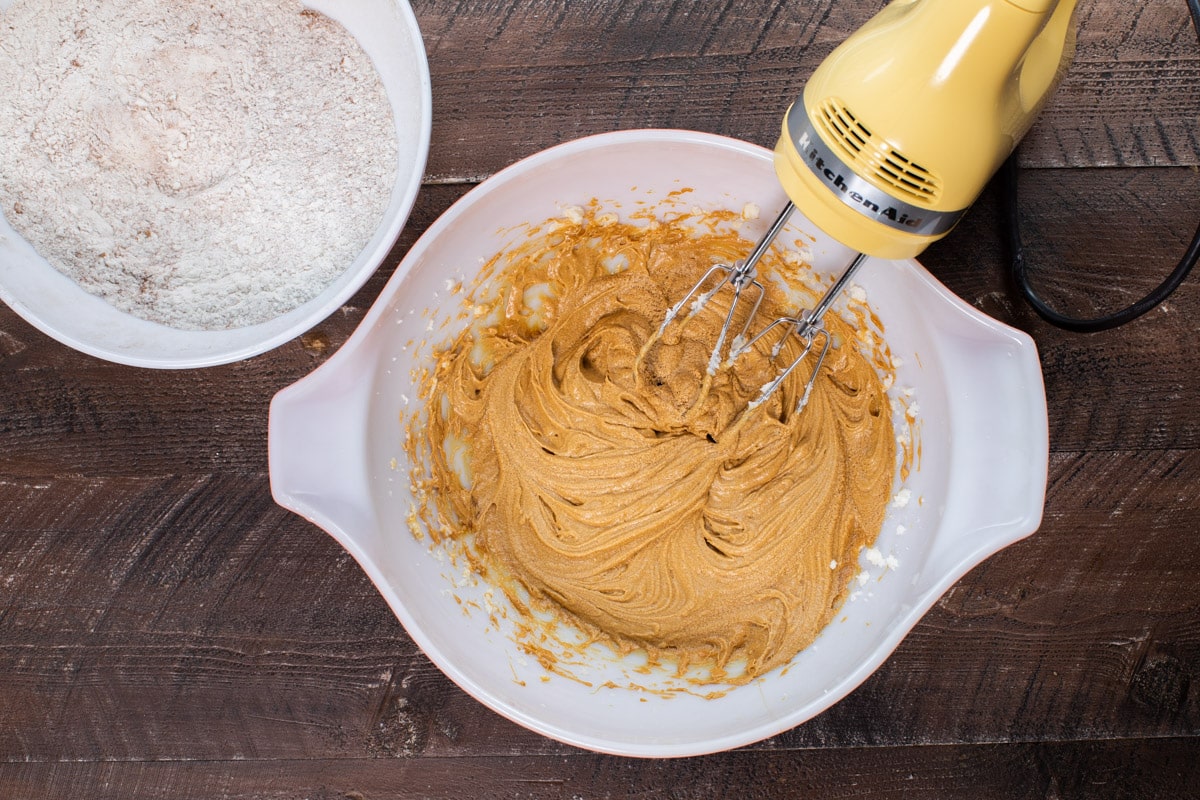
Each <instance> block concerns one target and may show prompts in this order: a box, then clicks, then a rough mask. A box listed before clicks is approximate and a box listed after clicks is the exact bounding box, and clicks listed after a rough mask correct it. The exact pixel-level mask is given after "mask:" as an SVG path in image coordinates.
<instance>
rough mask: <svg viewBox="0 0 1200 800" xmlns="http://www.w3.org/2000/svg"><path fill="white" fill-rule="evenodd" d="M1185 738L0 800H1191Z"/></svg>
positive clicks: (91, 767)
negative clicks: (607, 799) (81, 798)
mask: <svg viewBox="0 0 1200 800" xmlns="http://www.w3.org/2000/svg"><path fill="white" fill-rule="evenodd" d="M1196 755H1197V746H1196V743H1195V742H1194V740H1190V739H1166V740H1156V741H1120V740H1118V741H1095V742H1077V743H1070V744H1050V745H1040V744H1016V745H975V746H971V745H959V746H945V747H904V748H860V749H846V750H810V751H791V752H780V753H766V754H764V753H754V752H749V751H742V752H735V753H729V754H725V755H720V756H714V757H706V758H695V759H679V760H632V759H616V758H609V757H601V756H594V755H589V754H582V753H571V754H564V755H562V756H536V757H526V758H505V757H479V756H476V757H464V758H449V759H404V758H400V759H394V758H373V759H336V760H323V759H305V760H298V761H288V760H281V761H271V760H247V761H217V762H214V761H165V762H128V761H115V762H107V763H95V762H83V763H58V764H45V763H30V764H8V765H0V794H2V795H4V796H5V797H20V798H23V800H42V798H46V800H49V798H59V797H69V796H77V795H76V793H77V792H78V791H79V787H88V796H89V797H90V798H92V799H93V800H108V798H113V800H116V799H117V798H120V800H142V799H143V798H145V799H146V800H150V799H151V798H172V800H214V799H216V798H220V800H238V799H240V798H244V799H245V800H250V799H251V798H253V800H272V798H279V800H285V799H286V800H292V799H293V798H297V797H305V798H312V800H366V799H367V798H372V799H373V800H374V799H379V798H394V799H396V800H400V799H402V798H413V799H414V800H415V799H416V798H420V799H421V800H439V799H441V798H445V800H460V799H461V798H467V797H471V798H476V797H478V798H483V797H486V798H495V799H496V800H517V798H521V800H572V799H573V798H591V797H636V798H642V799H643V800H659V799H661V800H666V799H667V798H697V799H699V798H721V800H740V798H764V797H781V798H782V797H794V798H829V799H830V800H837V799H838V798H844V799H848V798H859V797H903V798H905V799H906V800H942V799H943V798H962V797H971V798H977V800H992V798H995V800H1022V799H1023V798H1029V800H1035V798H1045V797H1070V798H1073V799H1077V800H1093V798H1094V799H1095V800H1110V798H1115V797H1119V798H1126V799H1127V800H1158V799H1159V798H1164V797H1177V798H1191V797H1195V796H1196V786H1197V784H1198V783H1200V766H1198V761H1197V759H1196Z"/></svg>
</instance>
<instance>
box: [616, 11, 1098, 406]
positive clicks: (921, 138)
mask: <svg viewBox="0 0 1200 800" xmlns="http://www.w3.org/2000/svg"><path fill="white" fill-rule="evenodd" d="M1076 2H1077V0H893V1H892V2H891V3H889V4H888V5H887V6H885V7H884V8H883V9H882V10H881V11H880V12H879V13H878V14H876V15H875V17H873V18H872V19H871V20H869V21H868V22H867V23H866V24H865V25H863V27H862V28H860V29H859V30H858V31H856V32H855V33H854V34H852V35H851V36H850V37H849V38H848V39H846V40H845V41H844V42H842V44H841V45H839V46H838V47H837V48H836V49H835V50H834V51H833V52H832V53H830V55H829V56H828V57H826V59H825V60H824V61H823V62H822V63H821V65H820V66H819V67H818V68H817V70H816V71H815V72H814V73H813V75H812V77H811V78H810V79H809V81H808V82H807V83H806V85H805V88H804V92H803V94H802V96H801V98H800V100H799V101H797V102H796V103H794V104H793V105H792V106H791V107H790V108H789V109H788V111H787V113H786V114H785V116H784V120H783V132H782V135H781V137H780V139H779V141H778V144H777V145H776V147H775V171H776V175H777V177H778V178H779V181H780V183H781V184H782V186H783V188H784V191H785V192H786V193H787V195H788V197H789V198H790V200H789V202H788V203H787V205H786V206H785V207H784V209H783V211H782V212H781V213H780V214H779V216H778V218H776V220H775V221H774V222H773V223H772V224H771V226H770V228H768V230H767V231H766V233H765V234H764V235H763V237H762V238H761V239H760V240H759V242H758V244H757V245H755V247H754V249H753V250H752V251H751V252H750V254H749V255H748V256H747V257H746V258H745V259H744V260H742V261H739V262H737V263H735V264H733V265H728V264H717V265H715V266H713V267H712V268H711V269H709V270H708V272H707V273H706V274H705V275H704V276H703V277H701V279H700V280H699V281H698V282H697V283H696V284H695V285H694V286H693V287H692V289H691V290H690V291H689V292H688V293H687V295H685V296H684V297H683V298H682V299H681V300H680V301H679V302H678V303H676V304H674V305H673V306H671V308H670V309H668V311H667V313H666V316H665V318H664V320H663V322H662V324H661V325H660V326H659V328H658V329H657V331H656V332H655V333H654V334H653V335H652V336H651V337H650V339H649V340H648V341H647V342H646V344H645V345H644V346H643V348H642V351H641V354H640V355H639V358H638V360H639V362H640V361H641V360H642V358H644V357H645V355H646V353H647V352H648V351H649V350H650V348H651V347H652V346H653V345H654V344H655V343H657V342H658V341H659V340H660V339H662V337H663V334H664V333H665V332H666V331H667V329H668V327H669V326H670V325H671V324H673V323H675V322H676V320H677V319H679V320H680V321H681V322H680V324H682V323H686V321H687V320H688V319H690V318H691V317H693V316H695V315H696V314H697V313H698V312H699V311H700V310H701V309H702V308H703V307H704V306H705V305H706V304H707V303H708V302H709V301H710V300H712V298H713V297H714V296H715V295H716V294H717V293H718V292H720V291H722V290H725V289H726V288H727V287H728V288H730V289H732V291H733V300H732V302H731V304H730V306H729V309H728V311H727V312H726V315H725V320H724V324H723V325H722V326H721V328H720V331H719V332H718V334H717V340H716V344H715V345H714V347H713V350H712V355H711V357H710V359H709V362H708V369H707V371H706V373H705V375H704V378H703V381H702V385H701V388H700V393H699V399H698V400H697V401H696V405H698V404H699V403H700V402H701V401H702V400H703V398H704V397H705V396H706V395H707V393H708V390H709V387H710V386H711V384H712V381H713V378H714V376H715V374H716V373H717V371H718V370H720V369H722V368H728V367H729V366H730V365H732V364H733V362H734V361H735V360H736V359H737V358H738V357H739V356H741V355H742V354H744V353H746V352H747V351H749V350H750V349H751V348H753V347H755V346H756V345H757V344H759V343H760V342H761V343H763V345H764V346H765V345H766V344H767V342H766V341H764V339H765V338H766V337H767V336H768V335H779V332H780V330H782V335H780V338H779V339H778V340H777V341H776V342H775V344H774V346H773V347H772V349H771V351H770V352H771V358H772V360H774V359H775V358H776V357H777V356H778V355H779V353H780V352H781V351H782V349H783V346H784V342H785V341H786V340H787V337H789V336H796V337H798V338H799V340H800V345H801V347H800V351H799V355H798V356H797V357H795V358H793V359H792V360H791V361H790V362H789V363H788V364H787V365H786V366H784V367H783V369H782V370H781V371H780V372H779V373H778V374H777V375H776V377H775V378H774V379H773V380H771V381H769V382H767V383H766V384H764V385H763V386H762V388H761V389H760V390H759V392H758V394H757V396H756V397H755V398H754V399H753V400H751V401H750V403H749V405H748V406H747V411H749V410H752V409H754V408H756V407H757V406H759V405H761V404H762V403H763V401H765V400H766V399H767V398H768V397H769V396H770V395H771V394H772V393H773V392H775V391H776V390H777V389H778V388H779V386H780V385H781V384H782V383H783V382H784V380H785V379H787V377H788V376H789V375H790V374H791V373H792V372H793V371H794V370H795V369H796V368H797V367H798V366H799V365H800V364H801V363H802V362H803V361H805V360H806V359H808V358H809V356H810V355H812V354H813V353H814V352H816V362H815V364H814V366H813V369H812V371H811V373H810V375H809V377H808V378H807V380H806V383H805V386H804V388H803V390H802V391H801V392H799V394H798V398H799V399H798V402H797V406H796V411H797V412H798V411H800V410H801V409H803V408H804V406H805V405H806V404H807V402H808V399H809V396H810V394H811V392H812V389H813V387H814V385H815V382H816V380H817V376H818V372H819V371H820V369H821V365H822V364H823V363H824V360H825V356H826V354H827V352H828V350H829V347H830V344H831V343H830V339H829V334H828V333H827V332H826V331H825V329H824V326H823V324H822V319H823V317H824V315H825V313H826V312H827V311H828V310H829V307H830V306H831V305H832V304H833V303H834V301H835V300H836V299H837V297H838V295H839V294H840V293H841V292H842V290H843V289H844V288H845V287H846V285H847V284H848V283H849V282H850V280H851V278H852V277H853V276H854V274H855V273H856V272H857V270H858V269H859V267H861V265H862V264H863V263H864V261H866V259H867V257H868V256H874V257H878V258H882V259H905V258H912V257H914V256H916V255H917V254H918V253H920V252H921V251H922V250H924V249H925V247H926V246H927V245H929V244H930V243H932V242H934V241H937V240H938V239H940V238H942V237H943V236H945V235H946V234H947V233H949V232H950V230H951V229H953V227H954V226H955V225H956V224H957V222H958V220H959V219H961V218H962V216H963V215H964V214H965V213H966V211H967V209H968V208H969V207H970V205H971V203H973V202H974V200H975V198H976V197H977V196H978V195H979V193H980V192H981V191H982V190H983V187H984V186H985V185H986V183H987V182H988V180H989V179H990V178H991V176H992V175H993V174H994V173H995V172H996V170H997V169H999V167H1000V165H1001V164H1002V163H1003V162H1004V160H1005V159H1006V158H1008V156H1009V155H1010V154H1011V153H1012V151H1013V149H1014V148H1015V147H1016V146H1017V143H1018V142H1019V141H1020V139H1021V137H1022V136H1023V135H1024V134H1025V132H1026V131H1027V130H1028V129H1029V127H1030V126H1031V125H1032V124H1033V120H1034V119H1035V118H1036V116H1037V114H1038V112H1039V111H1040V110H1041V108H1042V106H1043V105H1044V104H1045V101H1046V99H1047V98H1048V97H1049V95H1050V93H1051V91H1052V90H1053V89H1054V87H1055V86H1056V85H1057V83H1058V80H1059V79H1060V78H1061V77H1062V74H1063V73H1064V72H1065V70H1066V67H1067V65H1068V64H1069V63H1070V60H1071V58H1072V56H1073V54H1074V24H1073V21H1074V11H1075V5H1076ZM796 208H799V209H800V210H801V211H802V212H803V213H804V215H805V216H806V217H807V218H808V219H809V220H810V221H811V222H813V223H814V224H815V225H816V226H817V227H819V228H821V229H822V230H823V231H825V233H827V234H829V235H830V236H831V237H833V238H834V239H836V240H837V241H839V242H841V243H842V244H844V245H846V246H848V247H850V248H851V249H852V250H853V251H855V252H857V253H858V255H857V256H856V257H855V258H854V260H853V261H852V262H851V263H850V265H849V266H848V267H847V268H846V269H845V270H844V271H843V273H842V274H841V276H840V277H839V278H838V279H837V280H836V281H835V282H834V283H833V284H832V285H831V286H830V287H829V288H828V289H827V290H826V292H825V293H824V295H823V296H822V297H821V299H820V300H819V301H818V302H817V303H816V305H815V306H814V307H813V308H812V309H809V310H806V311H803V312H801V313H800V314H799V315H797V316H795V317H787V316H785V317H780V318H778V319H775V320H773V321H771V322H770V323H768V324H767V325H766V327H764V328H763V329H762V330H761V331H760V332H759V333H757V334H756V335H754V336H753V337H750V336H749V333H750V329H751V326H752V324H753V322H754V319H755V317H756V316H757V314H758V311H759V309H760V306H761V304H762V300H763V296H764V294H765V289H764V286H763V284H762V282H761V281H760V279H759V278H758V272H757V265H758V262H759V260H760V259H761V258H762V256H763V254H764V253H765V252H766V251H767V249H768V248H769V247H770V246H771V244H772V242H773V241H774V240H775V238H776V236H778V234H779V232H780V231H781V230H782V229H783V227H784V226H785V225H786V223H787V221H788V218H789V217H790V216H791V214H792V212H793V211H794V210H795V209H796ZM714 279H717V281H716V283H715V284H713V283H712V282H713V280H714ZM710 284H711V288H707V289H706V288H705V287H707V286H710ZM749 294H755V295H756V298H755V299H754V301H753V305H752V306H751V308H750V312H749V314H748V315H747V316H746V317H745V322H744V323H743V324H742V325H741V327H740V330H739V332H738V333H737V334H736V335H734V336H733V337H732V339H730V336H729V335H730V333H731V332H732V329H733V328H734V326H735V318H736V317H738V316H739V313H740V311H744V308H743V304H744V303H746V302H749V300H748V299H747V298H748V295H749ZM685 309H686V314H684V311H685ZM681 314H684V315H683V317H682V318H680V315H681ZM726 342H728V348H726ZM693 407H695V405H694V406H693Z"/></svg>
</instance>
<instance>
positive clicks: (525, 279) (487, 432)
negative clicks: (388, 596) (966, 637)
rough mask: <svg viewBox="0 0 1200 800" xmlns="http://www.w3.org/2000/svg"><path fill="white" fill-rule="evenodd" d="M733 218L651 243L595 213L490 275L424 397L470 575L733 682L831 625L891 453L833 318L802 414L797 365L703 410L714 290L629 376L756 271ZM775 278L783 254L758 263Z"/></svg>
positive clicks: (886, 491) (716, 319)
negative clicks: (766, 393) (700, 290)
mask: <svg viewBox="0 0 1200 800" xmlns="http://www.w3.org/2000/svg"><path fill="white" fill-rule="evenodd" d="M731 216H732V215H709V216H707V217H703V218H701V217H697V216H695V215H683V216H681V217H679V218H677V219H675V220H673V221H670V222H665V223H659V224H654V225H651V226H646V225H635V224H629V223H625V222H619V221H616V220H615V218H614V217H613V215H601V216H597V214H596V213H595V212H594V211H593V212H589V213H586V214H584V215H583V217H582V219H578V220H577V221H570V220H564V221H558V222H553V223H547V224H546V225H544V226H542V228H541V229H539V230H538V231H536V232H535V233H534V234H533V235H531V237H530V238H529V240H528V241H527V242H525V243H524V244H523V245H521V246H520V247H518V248H516V249H515V250H513V251H511V252H509V253H506V254H502V255H500V256H497V258H496V259H495V260H494V261H493V263H492V264H491V265H489V268H488V270H487V271H488V272H490V273H492V278H491V284H490V285H492V286H493V287H499V288H498V290H496V291H493V292H491V294H490V296H491V297H492V298H493V299H492V300H490V301H484V302H482V303H481V304H480V305H479V306H477V308H476V309H475V314H476V316H475V320H474V322H473V324H471V325H470V326H469V327H468V329H467V330H465V331H464V332H463V333H462V334H461V335H460V336H459V337H458V338H457V339H456V340H455V341H454V342H453V343H452V344H451V346H450V347H449V348H448V349H446V350H445V351H444V352H443V353H442V354H441V356H440V358H439V360H438V363H437V366H436V369H435V370H434V371H433V372H432V373H431V375H430V378H429V379H428V380H427V381H426V382H425V386H424V391H425V395H426V396H425V401H426V408H427V409H428V413H429V420H428V437H429V438H428V441H429V442H430V448H431V456H432V458H431V459H430V461H431V463H429V464H428V465H427V469H428V474H427V475H426V476H425V480H426V481H427V484H426V485H427V486H429V487H430V488H432V494H433V495H434V496H436V497H437V499H438V511H439V514H440V515H441V518H442V520H443V522H446V523H448V524H447V525H446V528H445V529H444V530H452V531H454V533H453V534H451V535H452V536H454V537H465V536H466V535H467V534H473V536H474V540H473V545H472V553H473V561H474V563H475V564H476V566H477V568H479V569H480V570H481V571H484V572H486V573H487V574H488V576H489V577H490V578H492V579H495V580H498V581H499V582H500V584H501V585H503V586H506V587H507V589H508V590H509V591H510V592H511V594H512V595H513V597H514V598H515V597H516V596H517V594H518V593H517V592H516V591H515V589H516V588H517V587H522V588H523V589H524V590H525V591H526V592H527V593H528V595H529V596H530V597H532V598H533V600H534V602H535V603H538V604H540V605H541V606H542V607H548V608H553V609H556V610H558V611H560V612H561V614H562V615H565V617H566V618H567V619H569V620H570V621H572V622H574V623H576V624H578V625H579V626H580V627H581V628H583V630H584V631H585V632H587V633H588V634H589V635H590V636H591V637H593V638H599V639H602V640H606V641H609V642H611V643H612V644H613V645H614V646H615V647H616V648H617V649H618V650H620V651H622V652H628V651H632V650H644V651H645V652H646V653H648V654H649V655H650V656H651V658H652V660H657V661H661V660H670V661H672V662H674V664H675V665H676V666H677V668H678V669H679V671H680V674H683V673H685V672H687V671H688V670H691V671H692V674H693V675H694V674H695V673H696V672H697V670H699V673H700V674H701V676H702V677H701V678H699V680H700V681H701V682H732V683H740V682H745V681H748V680H750V679H751V678H753V677H754V676H756V675H760V674H762V673H764V672H766V671H768V670H770V669H772V668H774V667H778V666H780V665H782V664H784V663H786V662H787V661H788V660H789V659H791V658H792V656H794V655H795V654H796V653H797V652H799V651H800V650H801V649H803V648H804V647H806V646H807V645H808V644H810V643H811V642H812V641H813V639H814V638H815V637H816V636H817V634H818V633H819V632H820V631H821V629H822V628H823V627H824V626H825V625H826V624H828V623H829V622H830V620H831V618H832V617H833V615H834V613H835V612H836V611H837V609H838V607H839V606H840V604H841V603H842V601H843V599H844V596H845V594H846V592H847V585H848V583H849V581H850V579H851V577H852V576H853V575H854V574H856V573H857V572H858V571H859V568H858V566H857V561H858V554H859V551H860V549H861V548H862V547H863V546H865V545H867V544H869V543H870V542H872V541H873V540H874V539H875V537H876V535H877V534H878V532H879V530H880V527H881V525H882V521H883V515H884V510H885V506H886V503H887V499H888V497H889V495H890V492H891V487H892V480H893V475H894V473H895V469H896V464H895V456H896V454H895V439H894V436H893V432H892V421H891V413H890V405H889V401H888V397H887V395H886V393H885V390H884V388H883V386H882V384H881V381H880V378H879V376H878V374H877V371H876V369H875V367H874V366H872V363H871V361H870V360H869V359H868V358H867V357H865V356H864V355H863V354H861V353H860V352H859V350H858V347H857V346H855V345H854V344H853V343H854V342H855V330H854V328H853V327H851V325H849V324H848V323H847V322H845V321H844V320H843V319H842V318H841V317H839V316H838V315H837V314H829V315H827V317H826V326H827V328H828V329H829V330H830V332H831V333H832V335H833V337H834V344H835V346H834V347H833V348H831V350H830V353H829V356H828V357H827V358H826V360H825V364H824V366H823V367H822V372H821V375H820V376H819V379H818V380H817V383H816V387H815V389H814V390H813V394H812V396H811V398H810V400H809V402H808V405H807V406H806V407H805V409H804V410H803V412H801V413H799V414H796V413H793V412H794V407H795V404H796V400H797V394H798V392H800V391H802V389H803V380H804V379H805V377H806V376H807V371H808V370H809V369H810V364H809V363H807V362H806V363H805V365H803V366H802V367H801V368H799V369H797V371H796V373H794V375H793V378H792V379H791V380H790V381H789V382H788V383H787V384H785V386H784V387H783V390H782V391H779V392H776V393H775V394H774V395H773V396H771V397H770V398H769V399H768V401H767V402H766V403H765V404H763V405H762V406H761V407H759V408H757V409H754V410H753V411H752V412H750V413H747V414H744V415H742V412H743V410H744V409H745V408H746V406H747V404H748V402H749V401H750V400H752V399H753V398H754V397H755V395H756V394H757V391H758V389H759V387H761V386H762V385H763V384H764V383H765V382H766V381H767V380H769V379H770V378H771V377H772V376H773V375H774V374H775V373H776V371H777V369H778V366H777V365H774V364H772V363H771V362H770V361H769V359H768V357H767V356H768V354H767V353H766V352H765V348H764V349H763V350H762V351H760V352H756V353H752V354H748V355H746V356H743V357H742V358H740V359H739V360H738V361H737V363H736V364H735V365H734V366H733V368H732V369H728V370H721V371H718V373H717V375H716V377H715V379H714V380H713V382H712V386H711V388H710V389H708V390H707V391H706V392H703V393H702V392H701V391H700V387H701V385H702V383H703V376H704V373H705V370H706V368H707V365H708V358H709V352H710V350H711V347H712V343H713V341H714V340H715V336H716V330H717V328H719V326H720V322H721V320H722V319H723V317H724V314H725V311H726V309H727V308H728V306H727V298H726V297H724V296H723V295H724V294H725V293H722V294H720V295H718V296H717V298H715V299H714V301H713V302H712V303H711V304H710V305H709V306H707V307H706V308H705V309H704V310H703V311H702V312H701V313H700V314H699V315H698V316H696V317H694V318H693V319H691V320H690V321H688V322H687V323H686V325H685V326H682V328H681V327H680V326H673V327H672V328H671V329H669V330H668V331H667V333H666V335H665V336H664V337H663V339H662V341H661V342H659V343H657V344H655V345H654V346H652V347H651V348H650V349H649V351H648V352H646V353H645V354H644V357H643V358H640V359H639V353H640V351H641V350H642V348H643V345H644V343H645V342H646V341H647V339H648V337H650V336H651V334H652V333H653V332H654V331H655V330H656V329H657V327H658V325H659V323H660V322H661V321H662V319H663V317H664V314H665V312H666V309H667V308H668V306H669V305H670V304H671V303H673V302H675V301H676V300H678V299H679V298H680V297H682V296H683V295H684V294H686V292H687V290H688V289H689V288H690V287H691V285H692V284H693V283H694V282H695V281H696V280H697V279H698V277H699V276H700V275H701V274H702V273H703V272H704V271H705V270H706V269H708V267H709V266H710V265H711V264H712V263H714V262H717V261H722V262H726V263H731V262H732V261H734V260H736V259H737V258H740V257H743V256H744V255H745V253H747V252H748V251H749V250H750V248H751V246H752V243H751V242H749V241H747V240H746V239H744V238H742V237H741V236H739V235H738V234H736V233H735V232H731V231H730V229H729V228H728V226H722V225H720V224H718V223H721V222H728V221H729V218H730V217H731ZM789 271H791V272H793V273H794V271H795V267H794V266H789V265H787V264H784V263H783V261H782V260H780V258H779V256H778V255H777V254H776V253H769V254H768V255H767V256H766V257H765V258H764V260H763V262H762V263H761V264H760V272H761V273H762V274H763V275H767V276H774V275H776V274H780V275H783V274H787V273H788V272H789ZM777 282H779V279H778V278H775V277H772V278H771V280H769V281H768V283H777ZM788 295H790V296H791V297H793V298H795V297H796V291H795V287H792V288H791V291H785V290H779V289H776V288H772V289H771V291H770V292H769V294H768V296H767V298H766V302H765V304H764V307H763V309H762V310H761V311H760V313H759V315H758V317H757V318H756V319H758V320H759V321H761V322H762V323H764V324H765V322H766V321H768V320H770V319H773V318H775V317H777V316H780V315H782V314H784V313H793V314H794V313H795V312H796V310H797V309H796V306H795V303H794V302H792V301H789V300H788ZM801 302H803V303H804V304H806V305H811V303H812V298H811V297H803V298H801ZM789 348H794V343H792V344H790V345H789ZM779 358H780V359H786V358H787V354H786V353H784V354H781V355H780V356H779ZM812 360H813V359H809V362H811V361H812ZM436 535H439V534H437V533H436V532H435V536H436Z"/></svg>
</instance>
